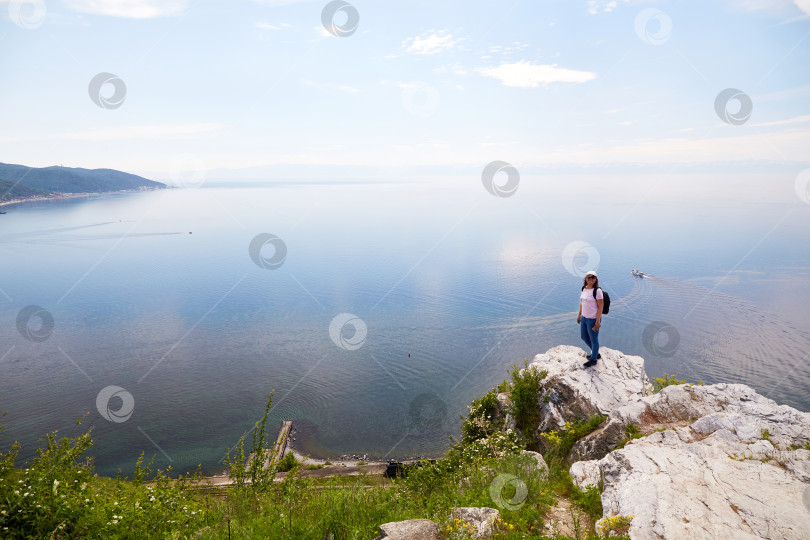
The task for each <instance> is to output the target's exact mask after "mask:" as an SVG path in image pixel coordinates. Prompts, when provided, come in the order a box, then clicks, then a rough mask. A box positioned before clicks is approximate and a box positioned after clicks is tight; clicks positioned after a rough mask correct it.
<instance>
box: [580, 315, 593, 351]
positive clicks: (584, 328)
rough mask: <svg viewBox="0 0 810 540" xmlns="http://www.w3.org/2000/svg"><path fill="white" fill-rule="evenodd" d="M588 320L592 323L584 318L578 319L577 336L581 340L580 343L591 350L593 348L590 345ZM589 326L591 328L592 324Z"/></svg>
mask: <svg viewBox="0 0 810 540" xmlns="http://www.w3.org/2000/svg"><path fill="white" fill-rule="evenodd" d="M589 320H591V321H593V319H586V318H585V317H582V318H581V319H580V323H579V335H580V337H581V338H582V341H584V342H585V345H587V346H588V349H591V348H593V346H592V344H591V331H590V330H589V327H588V321H589ZM590 326H593V323H591V325H590Z"/></svg>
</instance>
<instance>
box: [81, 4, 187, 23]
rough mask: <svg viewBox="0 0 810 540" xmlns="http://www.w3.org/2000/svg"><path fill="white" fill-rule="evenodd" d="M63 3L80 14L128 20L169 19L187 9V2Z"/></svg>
mask: <svg viewBox="0 0 810 540" xmlns="http://www.w3.org/2000/svg"><path fill="white" fill-rule="evenodd" d="M65 3H66V4H67V6H68V7H69V8H70V9H73V10H75V11H79V12H81V13H90V14H93V15H107V16H110V17H124V18H128V19H151V18H155V17H169V16H172V15H179V14H180V13H182V12H183V11H185V9H186V7H188V0H169V1H165V0H163V1H161V0H65Z"/></svg>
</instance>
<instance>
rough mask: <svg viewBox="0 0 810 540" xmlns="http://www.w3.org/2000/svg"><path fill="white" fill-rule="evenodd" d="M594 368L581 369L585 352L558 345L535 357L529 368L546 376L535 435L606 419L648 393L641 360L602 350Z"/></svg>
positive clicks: (609, 350)
mask: <svg viewBox="0 0 810 540" xmlns="http://www.w3.org/2000/svg"><path fill="white" fill-rule="evenodd" d="M599 351H600V354H601V355H602V358H601V359H600V360H599V361H598V362H597V364H596V366H594V367H591V368H584V367H583V364H584V363H585V351H583V350H582V349H580V348H579V347H573V346H571V345H560V346H558V347H554V348H553V349H549V350H548V351H547V352H546V353H544V354H538V355H537V356H535V357H534V360H533V361H532V363H531V364H530V366H529V367H530V368H533V369H539V370H541V371H545V372H546V377H545V379H543V383H542V390H541V392H540V396H538V398H539V406H540V414H541V419H540V426H539V431H541V432H542V431H550V430H554V429H562V428H563V427H564V426H565V423H566V422H567V421H572V420H577V419H580V418H587V417H589V416H593V415H596V414H601V415H607V414H609V413H610V412H611V411H613V410H615V409H618V408H619V407H621V406H623V405H627V404H629V403H633V402H636V401H638V400H639V399H640V398H642V397H644V396H645V395H648V394H650V393H652V390H653V387H652V385H651V384H650V381H649V379H648V378H647V375H646V373H644V359H643V358H641V357H640V356H626V355H624V354H622V353H621V352H619V351H614V350H612V349H607V348H604V347H602V348H601V349H599Z"/></svg>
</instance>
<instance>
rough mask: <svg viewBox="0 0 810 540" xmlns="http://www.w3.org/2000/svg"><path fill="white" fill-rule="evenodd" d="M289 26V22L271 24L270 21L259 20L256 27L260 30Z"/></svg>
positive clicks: (279, 28)
mask: <svg viewBox="0 0 810 540" xmlns="http://www.w3.org/2000/svg"><path fill="white" fill-rule="evenodd" d="M289 27H290V25H289V24H287V23H281V24H270V23H266V22H257V23H256V28H258V29H259V30H281V29H283V28H289Z"/></svg>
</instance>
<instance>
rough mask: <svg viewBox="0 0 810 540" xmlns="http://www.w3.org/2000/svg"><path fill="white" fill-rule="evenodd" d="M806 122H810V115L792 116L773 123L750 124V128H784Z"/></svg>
mask: <svg viewBox="0 0 810 540" xmlns="http://www.w3.org/2000/svg"><path fill="white" fill-rule="evenodd" d="M807 122H810V114H807V115H804V116H794V117H793V118H786V119H784V120H774V121H773V122H763V123H761V124H752V126H758V127H759V126H784V125H787V124H805V123H807Z"/></svg>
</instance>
